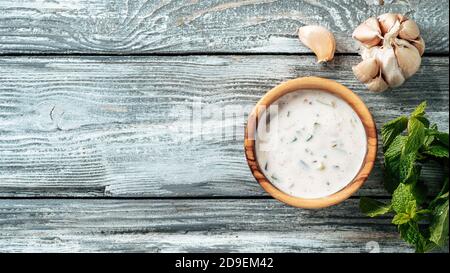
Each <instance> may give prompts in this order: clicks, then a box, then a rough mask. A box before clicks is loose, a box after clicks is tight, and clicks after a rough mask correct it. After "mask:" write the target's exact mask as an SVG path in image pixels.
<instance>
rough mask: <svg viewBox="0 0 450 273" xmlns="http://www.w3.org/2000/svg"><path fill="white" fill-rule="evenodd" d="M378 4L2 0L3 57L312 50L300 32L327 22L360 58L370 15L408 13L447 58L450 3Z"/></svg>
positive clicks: (341, 44) (430, 45) (361, 0)
mask: <svg viewBox="0 0 450 273" xmlns="http://www.w3.org/2000/svg"><path fill="white" fill-rule="evenodd" d="M374 2H377V1H372V0H358V1H353V0H351V1H350V0H339V1H335V0H323V1H308V0H286V1H275V0H245V1H236V0H202V1H197V0H187V1H184V0H182V1H181V0H177V1H159V0H132V1H130V0H117V1H99V0H79V1H75V2H74V1H68V0H58V1H15V0H3V1H1V2H0V53H1V54H8V53H121V54H128V53H144V52H183V53H184V52H228V53H233V52H294V53H298V52H309V50H308V49H307V48H305V47H304V46H302V45H300V43H299V42H298V40H297V37H296V30H297V28H298V27H300V26H303V25H307V24H321V25H324V26H326V27H328V28H330V29H331V30H332V31H333V32H334V33H335V36H336V38H337V44H338V46H337V50H338V52H356V49H357V46H356V44H355V43H354V42H353V41H352V39H351V33H352V31H353V29H354V28H355V27H356V26H357V25H358V24H359V23H361V22H362V21H364V20H365V19H366V18H367V17H368V16H376V15H379V14H382V13H385V12H400V13H409V14H411V17H412V18H414V19H415V20H416V21H417V22H418V23H419V25H420V26H421V28H422V33H423V35H424V39H425V41H426V43H427V52H429V53H448V49H449V43H448V37H449V11H448V10H449V9H448V8H449V2H448V1H440V0H432V1H419V0H409V1H400V0H399V1H396V0H394V1H385V2H386V4H385V5H384V6H379V5H376V4H374Z"/></svg>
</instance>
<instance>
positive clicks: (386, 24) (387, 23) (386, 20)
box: [378, 13, 399, 35]
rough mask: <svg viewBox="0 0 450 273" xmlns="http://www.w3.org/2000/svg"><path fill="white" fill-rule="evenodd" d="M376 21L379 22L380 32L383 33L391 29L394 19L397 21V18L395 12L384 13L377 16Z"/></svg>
mask: <svg viewBox="0 0 450 273" xmlns="http://www.w3.org/2000/svg"><path fill="white" fill-rule="evenodd" d="M378 21H379V22H380V28H381V32H382V33H383V35H384V34H385V33H386V32H389V30H391V28H392V26H393V25H394V24H395V22H396V21H399V18H398V15H397V14H396V13H385V14H382V15H380V16H378Z"/></svg>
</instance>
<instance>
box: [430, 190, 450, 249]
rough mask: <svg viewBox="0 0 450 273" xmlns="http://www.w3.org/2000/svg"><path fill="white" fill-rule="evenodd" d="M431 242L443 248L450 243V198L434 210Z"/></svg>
mask: <svg viewBox="0 0 450 273" xmlns="http://www.w3.org/2000/svg"><path fill="white" fill-rule="evenodd" d="M447 197H448V195H447ZM430 241H432V242H433V243H435V244H436V245H438V246H439V247H443V246H444V245H445V243H446V242H447V241H448V198H447V200H446V201H445V202H444V203H442V204H440V205H438V206H436V208H435V209H434V210H433V213H432V219H431V224H430Z"/></svg>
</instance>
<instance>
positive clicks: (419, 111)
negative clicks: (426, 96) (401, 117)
mask: <svg viewBox="0 0 450 273" xmlns="http://www.w3.org/2000/svg"><path fill="white" fill-rule="evenodd" d="M426 108H427V102H426V101H423V102H422V103H421V104H419V105H418V106H417V107H416V109H414V111H413V112H412V113H411V117H415V118H417V117H423V116H424V115H425V109H426Z"/></svg>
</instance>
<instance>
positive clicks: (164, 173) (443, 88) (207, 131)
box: [0, 56, 449, 197]
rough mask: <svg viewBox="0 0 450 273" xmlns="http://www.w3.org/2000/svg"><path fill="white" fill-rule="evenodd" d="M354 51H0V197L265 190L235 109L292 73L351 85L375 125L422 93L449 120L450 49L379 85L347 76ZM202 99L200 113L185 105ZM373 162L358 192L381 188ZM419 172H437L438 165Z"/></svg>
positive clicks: (441, 120) (439, 117)
mask: <svg viewBox="0 0 450 273" xmlns="http://www.w3.org/2000/svg"><path fill="white" fill-rule="evenodd" d="M358 61H359V57H356V56H339V57H337V59H336V60H335V61H334V62H333V63H331V64H329V65H328V66H320V65H317V64H316V63H315V58H314V57H313V56H185V57H178V58H171V57H87V58H86V57H71V58H65V57H62V58H56V57H52V58H48V57H3V58H0V75H1V76H0V196H53V197H55V196H80V197H81V196H105V195H106V196H153V197H159V196H167V197H174V196H261V195H265V192H263V190H262V189H261V188H260V187H259V185H258V184H257V183H256V182H255V180H254V179H253V177H252V176H251V173H250V171H249V169H248V167H247V164H246V161H245V157H244V153H243V143H242V140H243V131H244V130H243V126H244V123H245V113H242V112H239V111H235V112H233V111H234V110H242V109H246V110H248V111H250V109H251V108H252V107H253V105H254V104H255V103H256V101H257V100H258V99H259V98H260V97H261V96H262V95H263V94H264V93H265V92H266V91H267V90H269V89H270V88H272V87H273V86H275V85H276V84H278V83H280V82H281V81H284V80H287V79H291V78H295V77H299V76H307V75H317V76H322V77H328V78H332V79H337V80H338V81H339V82H341V83H343V84H345V85H347V86H348V87H349V88H351V89H353V90H354V91H355V92H356V93H358V94H359V95H360V96H361V97H362V99H363V100H364V101H365V102H366V103H367V105H368V106H369V108H370V109H371V111H372V112H373V115H374V117H375V120H376V121H377V124H378V126H379V127H380V126H381V124H382V123H383V122H385V121H387V120H389V119H392V118H394V117H397V116H398V115H400V114H405V113H408V112H410V111H411V110H412V109H413V108H414V107H415V106H416V105H418V104H419V103H420V102H421V101H422V100H425V99H426V100H428V102H429V105H430V106H429V113H430V116H431V118H432V120H434V121H435V122H437V123H438V124H439V126H440V127H441V128H442V129H444V130H448V120H449V113H448V111H449V95H448V88H449V87H448V75H449V68H448V58H436V57H429V58H428V57H427V58H424V61H423V66H422V68H421V70H420V71H419V72H418V74H417V75H416V76H414V77H413V78H412V79H411V80H410V81H409V82H407V83H406V84H405V85H403V86H402V87H401V88H399V89H397V90H393V91H388V92H385V93H382V94H374V93H369V92H368V91H366V90H365V88H364V86H363V85H361V84H360V83H359V82H358V81H357V80H356V79H355V78H354V76H353V74H352V72H351V66H352V65H354V64H356V63H357V62H358ZM199 100H201V102H202V107H203V113H204V118H203V120H202V122H200V121H199V120H198V118H196V117H193V111H192V109H194V108H196V107H197V106H195V105H193V103H194V104H195V103H197V102H198V101H199ZM208 110H209V111H210V112H212V113H213V114H208V113H207V111H208ZM230 110H232V111H231V114H230ZM248 111H247V112H248ZM225 113H227V114H225ZM191 120H192V121H193V122H191ZM191 129H192V130H194V131H193V132H192V130H191ZM200 129H201V130H200ZM200 132H201V133H200ZM380 161H381V157H379V158H378V162H377V165H376V168H375V170H374V171H373V173H372V175H371V177H370V179H369V180H368V182H367V183H366V185H365V186H364V187H363V189H362V190H361V191H360V192H359V194H361V195H377V196H379V195H385V191H384V190H383V188H382V186H381V181H382V173H381V168H380V164H379V163H380ZM425 177H426V178H427V180H430V181H431V182H432V183H436V182H438V181H439V180H440V177H439V175H437V169H436V168H435V167H431V168H428V169H427V170H426V171H425Z"/></svg>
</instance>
